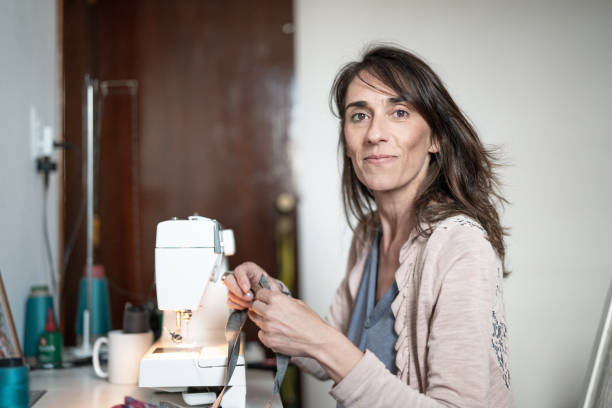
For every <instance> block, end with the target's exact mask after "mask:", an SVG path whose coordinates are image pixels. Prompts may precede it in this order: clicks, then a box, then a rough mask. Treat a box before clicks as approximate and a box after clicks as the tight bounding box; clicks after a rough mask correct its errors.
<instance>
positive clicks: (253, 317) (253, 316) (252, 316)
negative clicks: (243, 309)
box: [247, 310, 263, 329]
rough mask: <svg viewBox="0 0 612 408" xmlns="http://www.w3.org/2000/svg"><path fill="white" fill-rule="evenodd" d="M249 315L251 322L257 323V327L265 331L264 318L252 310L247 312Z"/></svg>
mask: <svg viewBox="0 0 612 408" xmlns="http://www.w3.org/2000/svg"><path fill="white" fill-rule="evenodd" d="M247 314H248V315H249V319H251V321H252V322H253V323H255V325H256V326H257V327H259V328H260V329H263V327H262V326H263V318H262V317H261V316H260V315H258V314H257V313H255V312H254V311H252V310H249V311H248V312H247Z"/></svg>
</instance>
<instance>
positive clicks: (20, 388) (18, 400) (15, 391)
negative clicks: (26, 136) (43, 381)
mask: <svg viewBox="0 0 612 408" xmlns="http://www.w3.org/2000/svg"><path fill="white" fill-rule="evenodd" d="M29 406H30V369H29V367H28V366H27V365H21V366H16V367H0V408H28V407H29Z"/></svg>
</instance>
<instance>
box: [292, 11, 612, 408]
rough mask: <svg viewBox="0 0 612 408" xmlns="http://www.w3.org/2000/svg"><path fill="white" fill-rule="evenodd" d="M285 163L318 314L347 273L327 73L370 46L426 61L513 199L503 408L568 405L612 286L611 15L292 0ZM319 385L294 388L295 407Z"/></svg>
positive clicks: (309, 294)
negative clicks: (291, 88)
mask: <svg viewBox="0 0 612 408" xmlns="http://www.w3.org/2000/svg"><path fill="white" fill-rule="evenodd" d="M295 13H296V20H295V21H296V54H297V61H296V91H295V101H296V105H295V112H294V123H293V128H292V139H293V148H294V151H293V155H294V162H295V168H296V179H297V184H298V188H299V193H300V200H301V201H300V207H299V211H300V217H301V218H300V225H299V227H300V244H301V246H300V259H301V265H300V268H301V270H300V271H301V282H300V285H301V288H302V295H303V298H304V299H305V301H306V302H307V303H308V304H310V305H311V306H312V307H313V308H314V309H315V310H316V311H317V312H319V313H320V314H325V312H326V310H327V306H328V304H329V301H330V299H331V297H332V295H333V292H334V289H335V287H336V285H337V284H338V283H339V281H340V279H341V277H342V275H343V273H344V267H345V259H346V253H347V248H348V244H349V238H350V233H349V231H348V229H347V227H346V226H345V222H344V218H343V215H342V212H341V204H340V193H339V166H338V164H337V157H336V146H337V122H336V120H335V119H334V118H333V116H332V115H331V114H330V112H329V110H328V105H327V102H328V92H329V88H330V85H331V82H332V79H333V77H334V75H335V73H336V72H337V70H338V68H339V67H340V66H341V65H342V64H343V63H345V62H347V61H348V60H351V59H354V58H356V57H357V56H358V55H359V52H360V50H361V49H362V48H363V46H364V45H365V44H367V43H368V42H370V41H373V40H379V41H380V40H382V41H393V42H396V43H398V44H400V45H403V46H404V47H407V48H409V49H411V50H413V51H415V52H416V53H417V54H419V55H421V56H422V57H423V58H425V59H426V60H427V61H428V62H429V63H430V64H431V65H432V66H433V68H434V69H435V70H436V71H437V72H438V73H439V74H440V75H441V77H442V78H443V79H444V80H445V81H446V83H447V85H448V88H449V90H450V91H451V94H453V95H454V96H455V98H456V100H457V102H458V103H459V105H460V106H461V107H462V108H463V109H464V110H465V111H466V112H467V114H468V116H469V117H470V118H471V119H472V120H473V122H474V123H475V125H476V127H477V128H478V130H479V131H480V134H481V137H482V139H483V140H484V141H485V143H491V144H503V145H504V151H505V155H506V159H507V161H509V162H510V163H511V166H510V167H508V168H506V169H504V170H503V172H502V178H503V180H504V182H505V183H506V188H505V192H506V194H507V197H508V198H509V199H510V200H511V201H512V206H510V207H509V208H508V209H507V210H506V212H505V214H504V223H505V224H506V225H507V226H509V227H511V228H512V235H511V237H510V238H509V239H508V265H509V267H510V269H512V270H513V271H514V272H513V274H512V276H511V277H510V278H508V279H507V280H506V285H505V291H506V306H507V315H508V320H509V325H510V336H511V344H510V348H511V367H512V376H513V378H512V381H513V389H514V394H515V400H516V406H517V407H538V408H545V407H551V408H564V407H568V408H569V407H574V406H576V405H577V404H578V401H580V399H581V396H582V392H583V390H582V388H583V381H584V376H585V372H586V370H587V365H588V360H589V358H590V353H591V348H592V346H593V342H594V336H595V332H596V329H597V325H598V322H599V317H600V314H601V311H602V307H603V301H604V296H605V292H606V289H607V287H608V285H609V283H610V279H611V277H612V261H611V260H610V258H609V257H607V256H605V254H606V253H607V252H608V251H609V250H610V248H612V238H611V237H610V235H611V234H612V217H611V216H610V213H609V211H608V209H609V203H610V202H611V201H612V183H611V182H610V180H609V176H610V175H612V164H611V161H610V160H609V156H610V155H611V154H612V125H611V122H610V120H609V117H610V112H612V102H611V99H610V95H612V81H611V80H610V73H611V72H612V47H610V39H612V24H610V22H611V21H612V2H610V1H603V0H602V1H559V0H544V1H543V0H539V1H525V0H524V1H517V2H508V1H485V0H483V1H474V0H469V1H468V0H464V1H454V0H440V1H433V2H425V1H418V2H417V1H406V0H404V1H400V0H397V1H389V0H387V1H381V2H372V1H366V0H351V1H347V0H336V1H333V2H330V1H323V0H296V1H295ZM329 387H330V384H323V385H321V384H320V383H317V382H316V380H312V379H307V380H306V381H305V389H304V391H305V395H306V401H307V406H308V407H325V406H328V407H332V406H335V403H334V402H333V401H332V400H331V398H330V397H329V396H328V395H327V391H328V390H329Z"/></svg>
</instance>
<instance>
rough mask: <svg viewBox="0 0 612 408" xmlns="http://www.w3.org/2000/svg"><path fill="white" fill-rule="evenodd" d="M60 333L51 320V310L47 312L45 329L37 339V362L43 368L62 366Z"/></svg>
mask: <svg viewBox="0 0 612 408" xmlns="http://www.w3.org/2000/svg"><path fill="white" fill-rule="evenodd" d="M62 342H63V341H62V333H60V332H59V331H58V330H57V326H56V325H55V321H54V320H53V310H52V309H51V308H49V310H48V312H47V324H46V325H45V331H44V332H43V334H42V335H41V336H40V340H39V341H38V364H39V365H41V366H42V367H45V368H51V367H61V366H62Z"/></svg>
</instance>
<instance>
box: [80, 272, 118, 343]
mask: <svg viewBox="0 0 612 408" xmlns="http://www.w3.org/2000/svg"><path fill="white" fill-rule="evenodd" d="M91 292H92V301H91V311H90V312H89V322H90V325H91V335H92V336H104V335H106V333H108V331H109V330H110V329H111V312H110V300H109V295H108V281H107V280H106V277H105V276H104V268H103V267H102V266H101V265H94V266H93V270H92V279H91ZM85 308H87V279H86V278H85V277H83V278H81V282H80V284H79V305H78V308H77V319H76V333H77V335H79V336H82V335H83V311H84V310H85Z"/></svg>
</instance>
